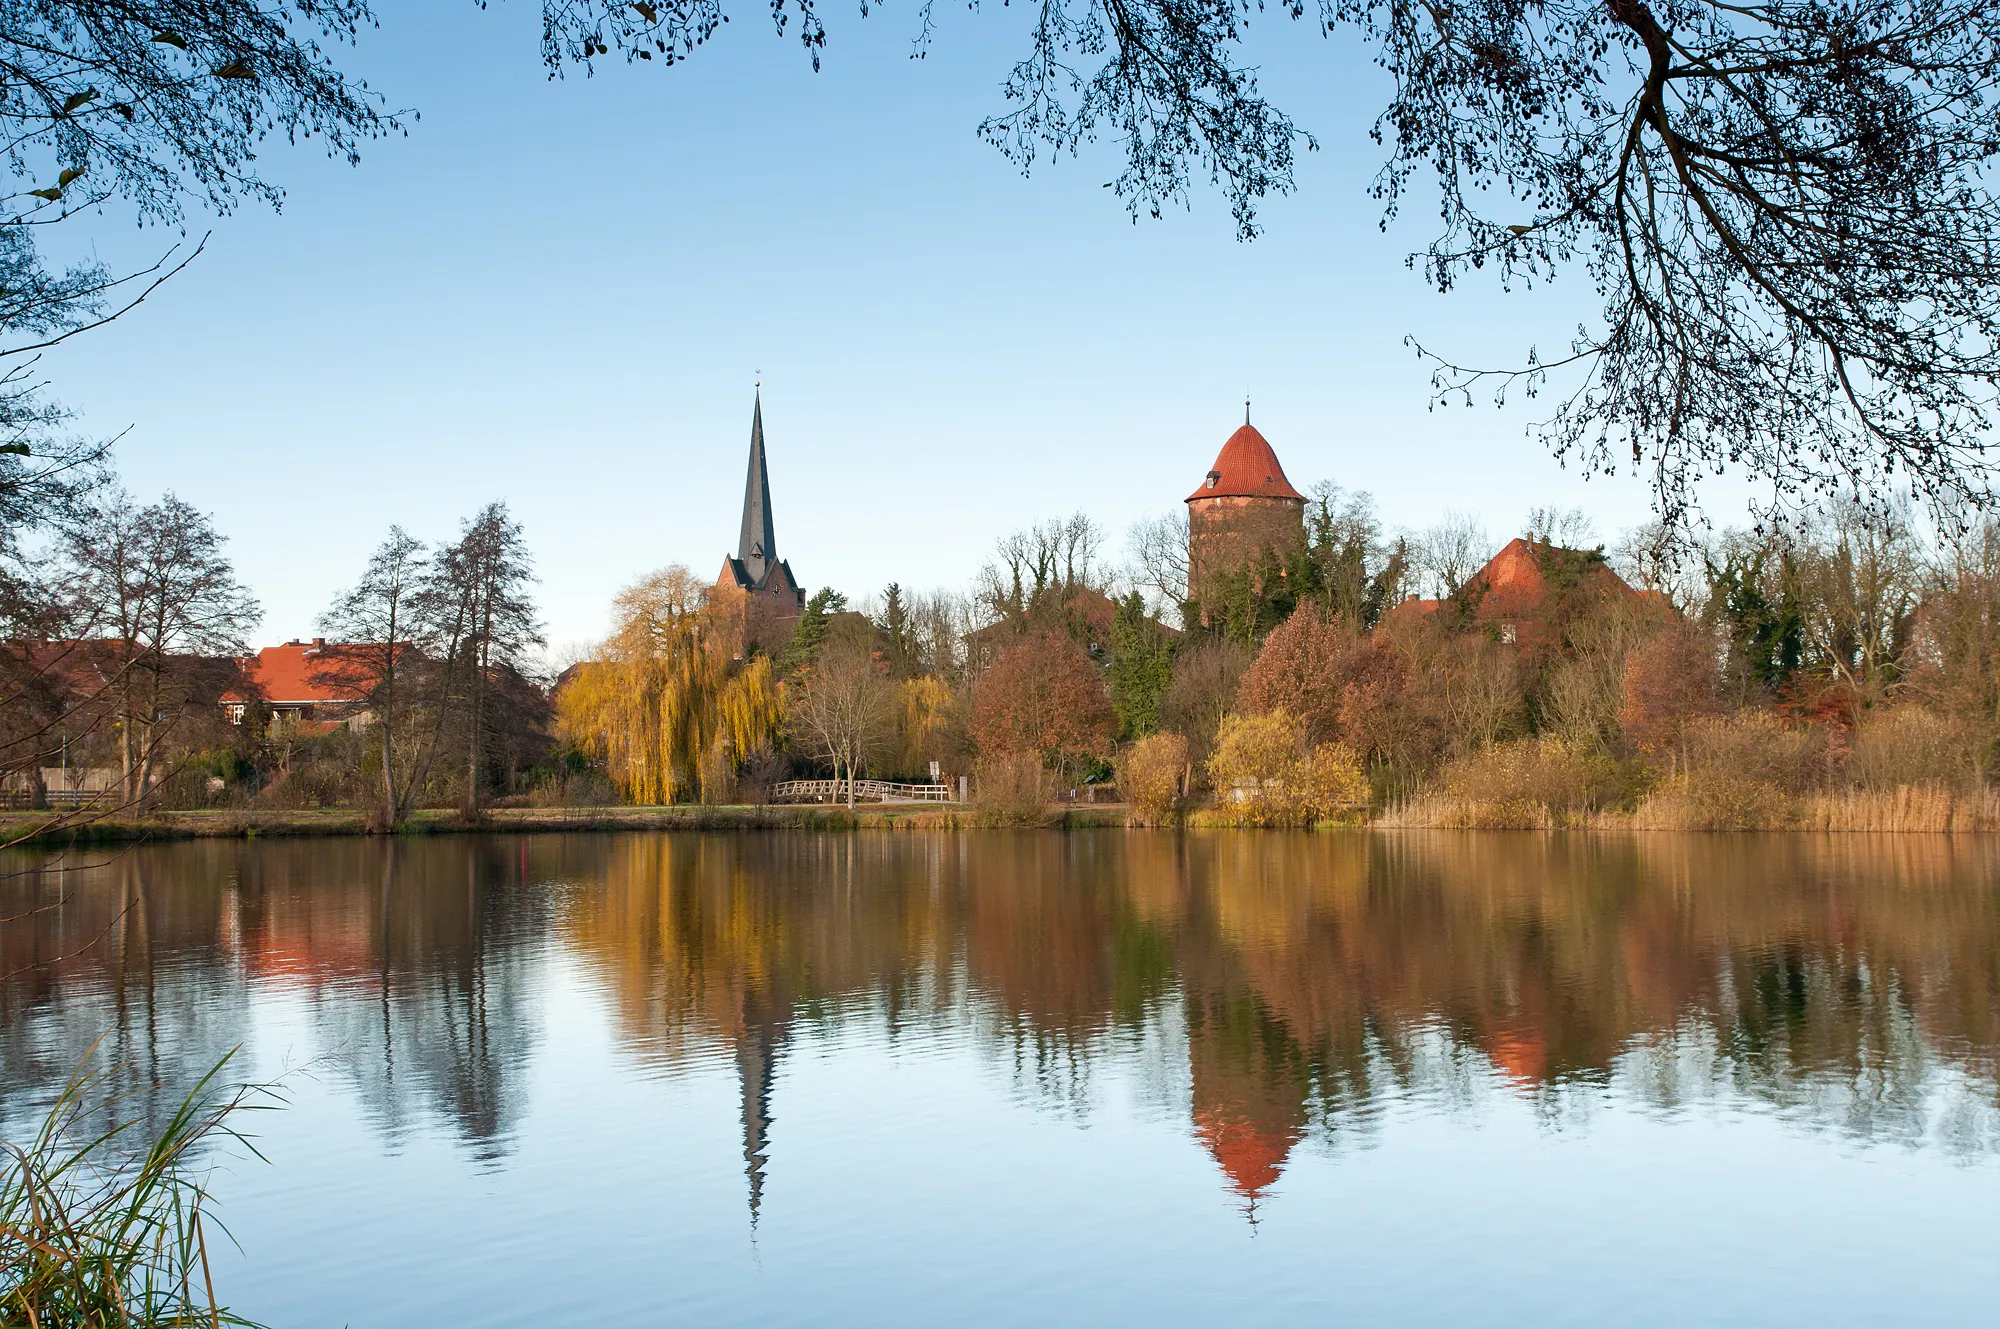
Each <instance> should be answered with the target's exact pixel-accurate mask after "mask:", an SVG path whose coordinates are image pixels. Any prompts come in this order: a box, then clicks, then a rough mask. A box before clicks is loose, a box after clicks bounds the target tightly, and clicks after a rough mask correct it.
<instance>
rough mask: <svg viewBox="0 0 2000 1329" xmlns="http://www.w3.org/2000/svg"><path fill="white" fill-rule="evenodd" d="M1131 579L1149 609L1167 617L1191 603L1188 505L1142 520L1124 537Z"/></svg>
mask: <svg viewBox="0 0 2000 1329" xmlns="http://www.w3.org/2000/svg"><path fill="white" fill-rule="evenodd" d="M1125 547H1126V551H1127V557H1128V559H1129V567H1130V570H1129V572H1128V574H1127V575H1128V576H1129V577H1130V578H1131V581H1132V584H1133V585H1134V586H1136V587H1137V588H1138V590H1139V593H1140V594H1141V595H1144V596H1145V597H1146V602H1147V606H1148V608H1150V609H1151V610H1152V611H1153V612H1154V613H1155V614H1158V615H1162V616H1164V615H1165V614H1166V613H1168V611H1170V610H1171V611H1173V612H1175V613H1178V612H1180V610H1181V608H1182V607H1183V606H1184V605H1186V604H1187V602H1188V515H1187V507H1186V505H1185V504H1183V505H1181V506H1178V507H1176V508H1174V509H1173V510H1172V511H1171V512H1162V513H1160V514H1158V515H1157V516H1153V517H1142V518H1140V519H1139V520H1138V521H1135V522H1133V523H1132V529H1131V530H1130V531H1129V532H1127V534H1126V537H1125Z"/></svg>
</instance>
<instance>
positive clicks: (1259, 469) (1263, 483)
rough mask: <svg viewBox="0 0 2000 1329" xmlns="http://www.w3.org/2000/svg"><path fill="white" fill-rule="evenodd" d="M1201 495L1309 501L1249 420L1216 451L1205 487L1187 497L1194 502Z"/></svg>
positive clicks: (1208, 496)
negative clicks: (1294, 486) (1249, 423)
mask: <svg viewBox="0 0 2000 1329" xmlns="http://www.w3.org/2000/svg"><path fill="white" fill-rule="evenodd" d="M1198 498H1293V499H1298V500H1299V501H1300V502H1304V501H1305V495H1304V494H1301V493H1300V492H1299V491H1298V490H1296V489H1294V488H1292V482H1291V481H1290V480H1287V479H1286V478H1285V468H1284V467H1282V466H1280V465H1278V454H1277V453H1275V452H1273V451H1271V445H1270V444H1269V443H1266V442H1265V441H1264V436H1263V435H1262V434H1260V433H1258V432H1257V431H1256V430H1255V429H1253V428H1251V427H1250V425H1248V424H1247V423H1246V424H1245V425H1244V426H1243V427H1242V428H1241V429H1239V430H1237V431H1236V432H1235V433H1233V434H1231V435H1230V436H1229V441H1228V442H1227V443H1224V444H1223V445H1222V451H1221V452H1218V453H1216V454H1215V465H1214V466H1212V467H1210V468H1209V472H1208V478H1207V479H1205V480H1203V481H1202V485H1201V488H1199V489H1197V490H1195V491H1194V492H1193V493H1192V494H1189V495H1188V496H1187V501H1188V502H1190V503H1192V502H1194V501H1195V500H1196V499H1198Z"/></svg>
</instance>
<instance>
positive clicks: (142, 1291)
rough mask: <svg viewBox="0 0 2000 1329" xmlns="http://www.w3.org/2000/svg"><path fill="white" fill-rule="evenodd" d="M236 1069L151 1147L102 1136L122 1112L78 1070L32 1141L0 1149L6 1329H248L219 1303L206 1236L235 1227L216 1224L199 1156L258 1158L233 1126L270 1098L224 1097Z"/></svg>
mask: <svg viewBox="0 0 2000 1329" xmlns="http://www.w3.org/2000/svg"><path fill="white" fill-rule="evenodd" d="M94 1051H95V1049H93V1052H94ZM232 1055H233V1054H232ZM228 1063H229V1058H228V1057H224V1058H223V1059H222V1061H221V1062H219V1063H217V1064H216V1066H215V1067H214V1068H213V1069H212V1070H210V1071H209V1073H208V1074H207V1075H205V1076H203V1077H202V1080H201V1082H200V1083H199V1084H198V1085H196V1086H195V1087H194V1089H193V1090H192V1091H190V1092H189V1094H188V1095H187V1097H186V1098H184V1099H183V1100H182V1101H181V1103H180V1106H179V1108H178V1109H177V1110H176V1111H175V1112H174V1113H173V1115H172V1116H171V1117H170V1118H169V1119H168V1120H167V1122H166V1124H165V1125H164V1126H163V1127H162V1128H161V1129H160V1130H159V1131H158V1132H157V1133H156V1134H154V1135H152V1136H151V1138H146V1139H140V1138H138V1137H137V1136H135V1134H134V1132H135V1131H136V1130H137V1124H136V1123H135V1122H127V1123H125V1124H123V1125H116V1126H112V1127H109V1128H104V1129H101V1128H100V1127H99V1126H98V1125H97V1124H96V1122H97V1121H98V1120H99V1119H100V1116H101V1109H103V1108H105V1107H107V1106H108V1107H110V1108H111V1109H112V1110H114V1111H115V1109H116V1107H117V1102H116V1098H115V1096H114V1095H113V1093H112V1089H111V1081H110V1076H109V1074H108V1073H105V1072H98V1073H95V1074H86V1073H85V1072H84V1071H83V1070H82V1069H81V1068H79V1070H78V1071H77V1073H76V1074H75V1075H73V1076H71V1078H70V1080H69V1082H68V1084H67V1085H65V1087H64V1089H63V1091H62V1094H61V1096H60V1097H58V1098H57V1100H56V1102H55V1104H54V1105H53V1106H52V1107H51V1108H50V1109H49V1110H48V1113H47V1115H46V1116H45V1117H44V1119H43V1121H42V1124H41V1126H40V1128H39V1129H38V1130H37V1132H36V1134H35V1136H34V1138H33V1139H32V1140H30V1141H28V1142H27V1143H25V1144H16V1143H12V1142H0V1166H4V1167H5V1169H6V1171H5V1174H4V1177H0V1327H4V1329H113V1326H116V1327H117V1329H167V1327H168V1326H193V1325H205V1326H208V1327H209V1329H220V1326H222V1325H239V1326H240V1325H250V1324H252V1323H253V1322H252V1321H249V1320H246V1319H244V1318H243V1317H241V1316H239V1315H237V1314H235V1313H234V1312H232V1311H231V1310H230V1309H229V1308H228V1307H227V1306H224V1305H223V1304H222V1303H221V1302H219V1301H218V1300H217V1299H216V1295H215V1285H214V1282H213V1280H212V1278H211V1276H210V1264H209V1255H208V1246H209V1238H210V1235H211V1233H218V1234H221V1235H223V1236H224V1237H226V1236H227V1229H225V1228H223V1227H222V1226H221V1225H220V1223H219V1222H218V1221H217V1220H216V1219H215V1218H214V1217H213V1216H212V1215H211V1213H210V1209H211V1204H212V1201H211V1196H210V1193H209V1190H208V1182H207V1176H206V1173H205V1172H204V1171H203V1170H202V1167H201V1157H202V1155H203V1154H204V1153H205V1152H206V1147H207V1146H209V1145H210V1144H212V1143H217V1142H225V1143H233V1144H238V1145H242V1146H243V1147H244V1148H246V1149H248V1150H249V1151H250V1152H251V1153H252V1154H253V1155H254V1154H256V1149H255V1148H254V1146H252V1145H250V1143H249V1141H248V1140H247V1139H246V1138H245V1137H244V1136H243V1135H242V1134H241V1133H240V1132H239V1131H238V1130H237V1129H236V1127H235V1126H234V1125H233V1124H232V1123H233V1121H234V1119H235V1118H236V1116H237V1114H238V1113H240V1112H242V1111H243V1110H245V1109H246V1108H249V1107H253V1106H256V1104H255V1103H254V1102H253V1101H252V1100H253V1099H254V1098H256V1097H258V1096H261V1095H263V1094H265V1093H266V1092H267V1091H265V1090H262V1089H258V1088H239V1089H237V1090H235V1091H233V1092H228V1093H224V1092H223V1091H222V1090H221V1087H220V1085H221V1079H220V1077H221V1075H222V1071H223V1068H224V1067H225V1066H227V1065H228ZM84 1064H85V1065H86V1066H87V1065H88V1064H89V1058H88V1057H86V1060H85V1063H84ZM259 1156H260V1157H261V1155H259Z"/></svg>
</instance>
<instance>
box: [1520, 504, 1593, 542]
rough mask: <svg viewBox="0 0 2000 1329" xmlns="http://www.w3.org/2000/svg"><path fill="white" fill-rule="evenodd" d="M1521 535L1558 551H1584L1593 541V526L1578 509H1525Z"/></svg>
mask: <svg viewBox="0 0 2000 1329" xmlns="http://www.w3.org/2000/svg"><path fill="white" fill-rule="evenodd" d="M1521 534H1522V535H1524V536H1526V537H1527V538H1528V539H1530V540H1532V541H1534V542H1535V543H1536V544H1543V545H1554V546H1555V547H1556V548H1558V549H1588V548H1590V546H1591V543H1592V542H1593V541H1594V540H1595V539H1596V538H1597V526H1596V524H1595V523H1593V522H1592V521H1591V520H1590V514H1589V513H1587V512H1585V511H1584V510H1583V509H1582V508H1558V507H1544V506H1537V507H1532V508H1529V509H1528V520H1527V521H1526V522H1525V523H1523V525H1522V527H1521Z"/></svg>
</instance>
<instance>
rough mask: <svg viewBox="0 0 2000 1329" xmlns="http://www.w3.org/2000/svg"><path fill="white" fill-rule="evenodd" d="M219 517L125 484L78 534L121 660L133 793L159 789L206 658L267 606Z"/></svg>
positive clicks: (73, 548)
mask: <svg viewBox="0 0 2000 1329" xmlns="http://www.w3.org/2000/svg"><path fill="white" fill-rule="evenodd" d="M223 542H224V541H223V537H222V536H221V535H220V534H218V533H217V531H216V530H215V528H214V526H213V525H211V524H210V522H209V519H208V518H207V517H206V516H205V515H203V514H202V513H200V512H198V511H196V510H195V509H194V508H193V507H190V506H189V505H188V504H187V503H185V502H183V501H182V500H180V499H178V498H176V497H175V496H174V495H172V494H168V495H167V496H166V497H165V498H163V499H161V500H160V501H159V502H158V503H153V504H149V505H147V506H145V507H139V506H137V505H136V504H134V502H133V501H132V499H131V497H130V496H129V495H127V494H125V493H123V492H118V493H114V494H112V495H111V496H110V497H109V498H108V499H107V500H106V501H104V502H103V503H102V504H100V505H98V506H97V508H96V509H95V511H94V512H93V514H92V516H91V519H90V520H89V521H88V522H87V523H85V524H84V525H83V526H81V527H79V528H78V529H77V530H76V531H75V532H74V533H73V535H72V537H71V539H70V549H69V557H70V561H71V562H72V564H73V565H74V567H75V569H76V572H77V576H78V579H79V581H80V582H81V583H82V585H83V588H84V593H85V594H86V595H87V596H88V597H89V598H90V600H91V601H92V602H93V603H95V604H97V605H99V606H102V622H103V623H104V625H105V627H106V628H107V629H108V630H109V632H110V633H111V634H113V639H114V641H115V643H116V652H117V659H116V662H115V666H116V677H117V682H116V688H117V696H118V707H117V713H118V725H119V757H120V763H121V766H122V769H123V771H124V780H125V796H126V797H127V798H128V799H138V798H140V797H142V796H144V795H145V793H146V792H147V791H148V790H149V789H150V788H151V787H152V784H153V779H154V775H155V770H156V764H157V760H158V758H159V756H160V753H161V750H162V745H163V743H164V741H165V740H166V738H167V737H168V736H169V735H170V734H171V733H172V731H173V729H174V728H175V726H177V725H178V724H180V723H181V722H182V721H183V720H185V719H186V718H188V708H189V707H190V706H192V705H198V704H199V705H212V704H213V703H214V702H215V700H216V699H215V698H214V697H212V696H205V695H203V693H204V691H205V690H204V689H201V688H198V687H196V686H194V684H195V677H194V671H195V667H196V666H197V665H198V664H199V663H200V661H202V660H203V659H204V658H205V657H216V656H235V655H239V654H241V653H242V652H243V651H244V649H245V647H244V644H243V636H244V634H245V633H246V632H248V631H249V630H250V628H251V627H253V626H254V625H255V624H256V622H257V620H258V618H259V617H260V616H261V611H260V610H259V609H258V606H257V601H256V599H255V598H254V597H253V596H251V594H250V593H249V592H248V591H247V590H245V589H244V588H243V587H242V586H241V585H240V584H238V582H237V580H236V573H235V570H234V569H233V568H232V567H231V566H230V563H229V560H228V559H227V558H226V557H224V555H223V552H222V546H223Z"/></svg>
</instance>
